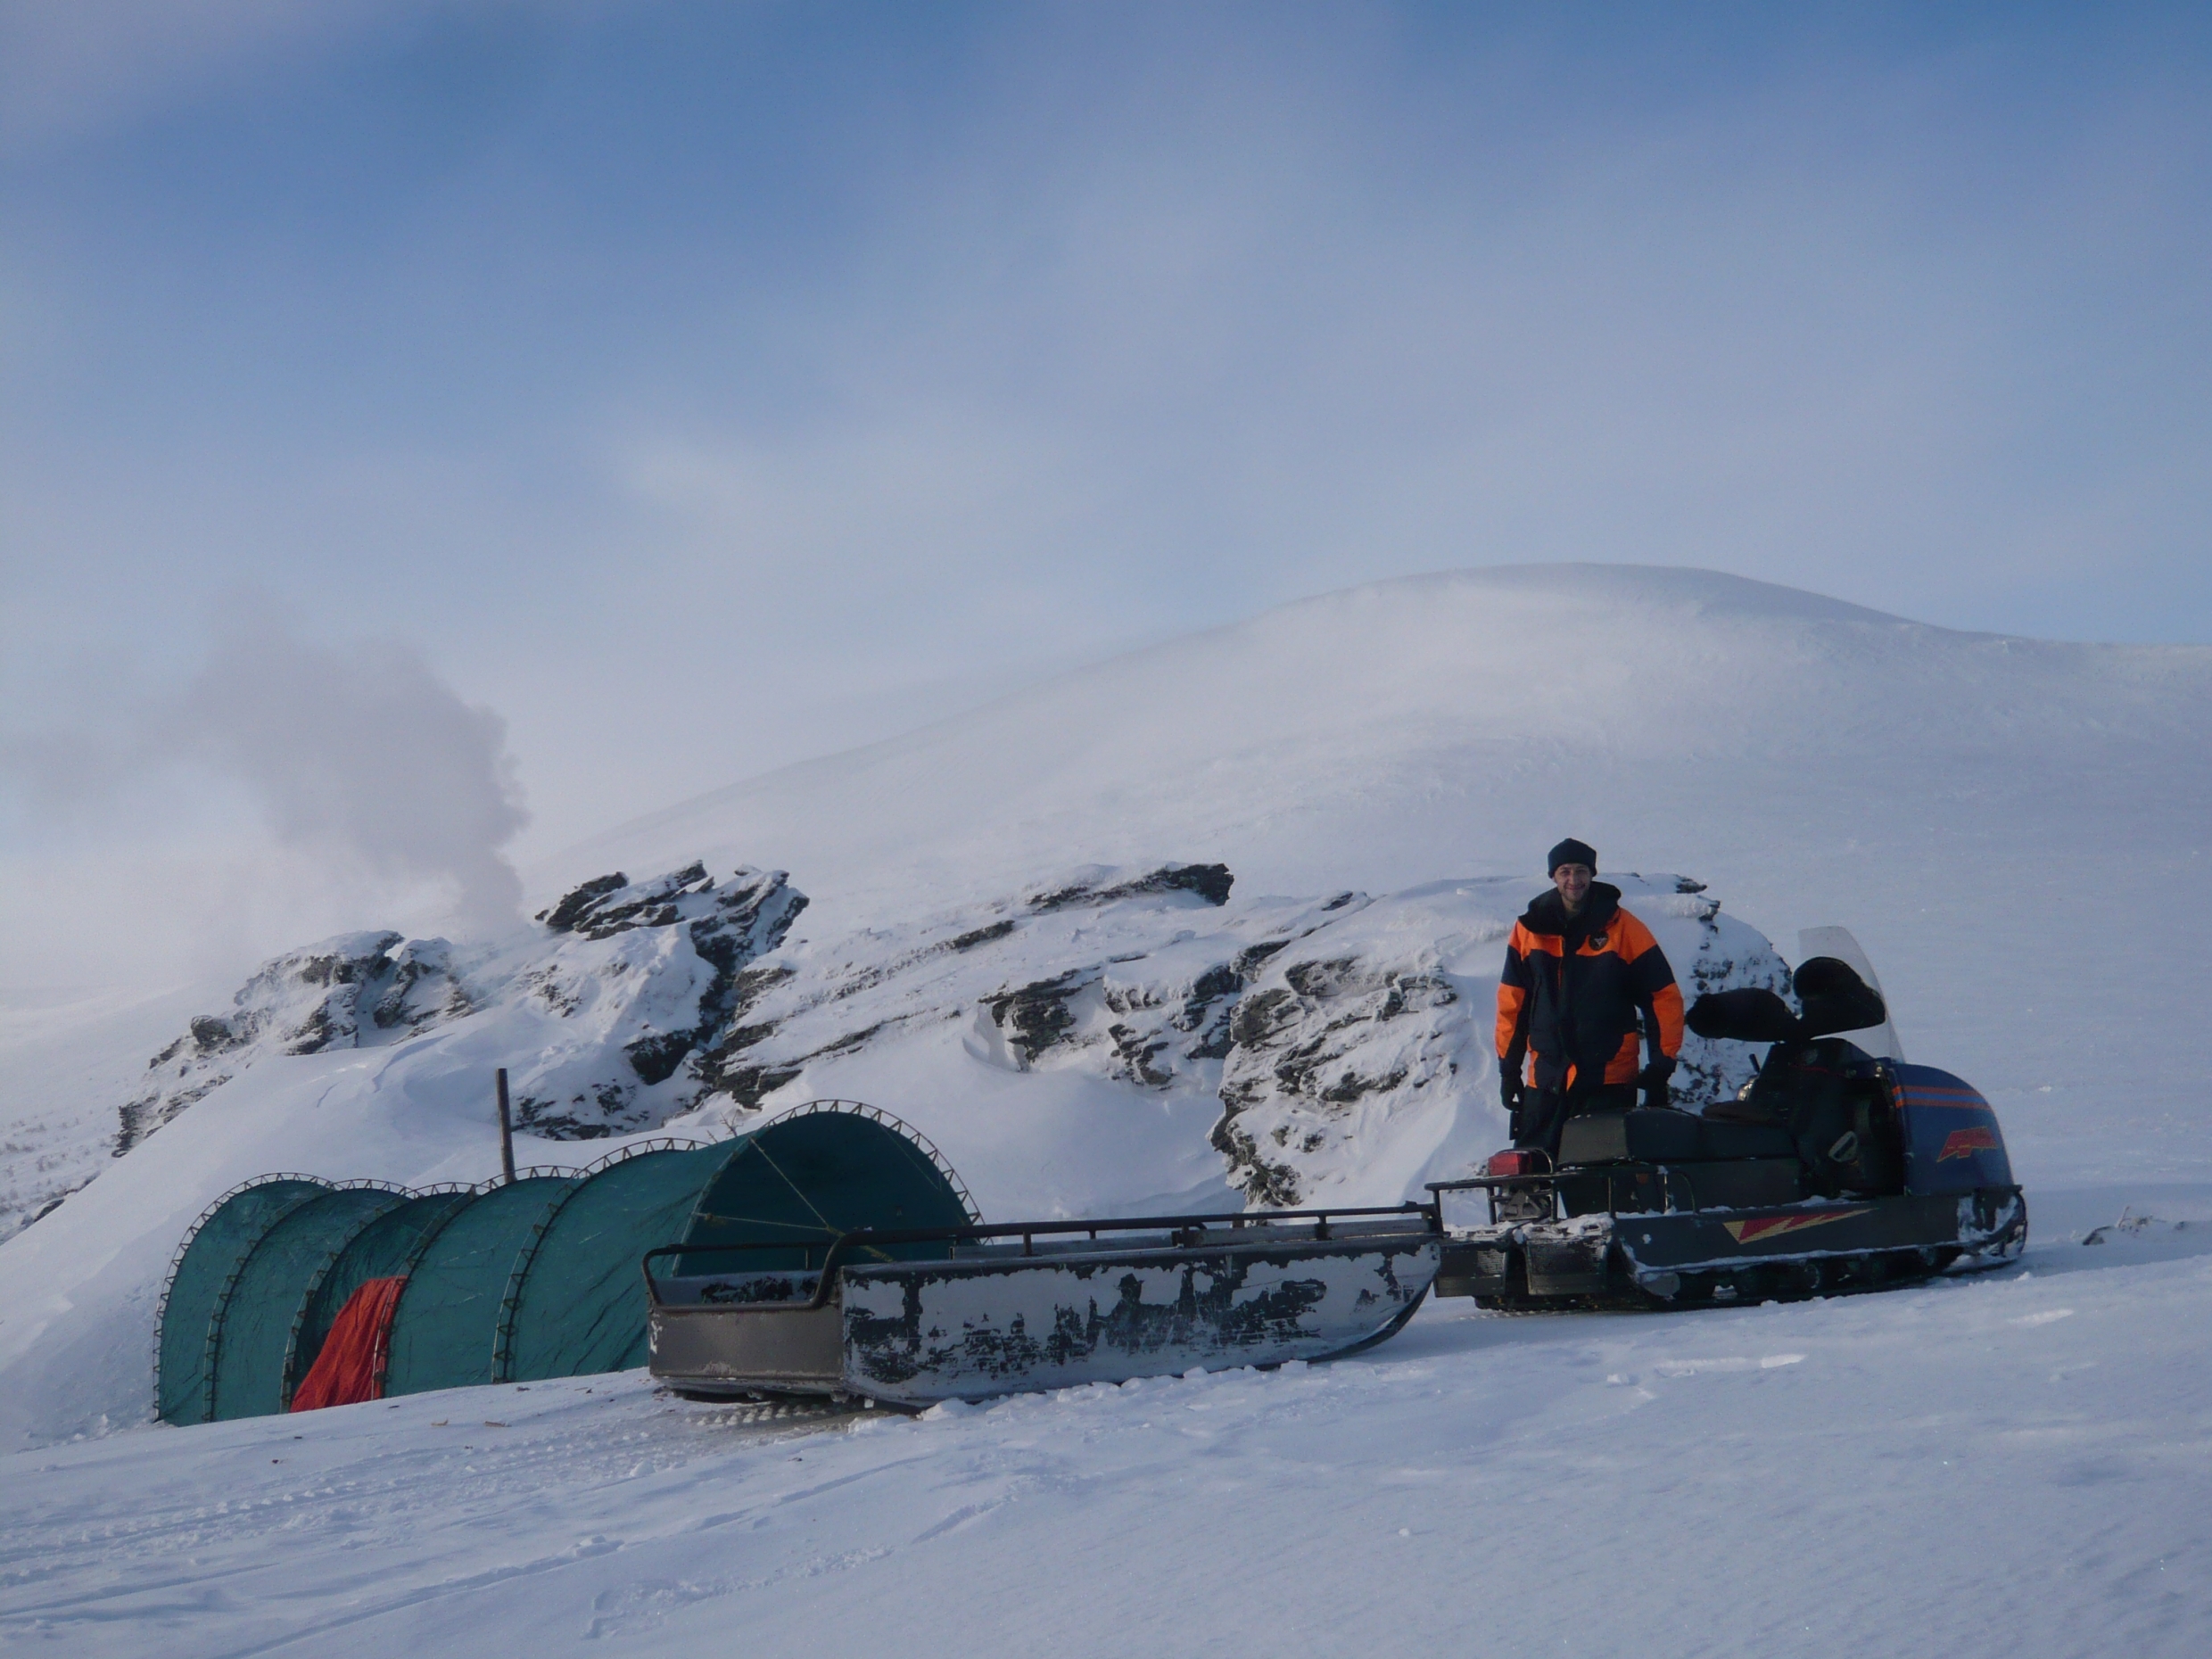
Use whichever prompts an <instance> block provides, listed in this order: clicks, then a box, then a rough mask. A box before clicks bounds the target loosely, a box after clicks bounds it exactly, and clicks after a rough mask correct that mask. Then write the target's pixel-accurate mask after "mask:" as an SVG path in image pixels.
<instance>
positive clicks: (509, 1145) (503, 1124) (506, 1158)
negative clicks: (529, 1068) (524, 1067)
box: [499, 1066, 515, 1181]
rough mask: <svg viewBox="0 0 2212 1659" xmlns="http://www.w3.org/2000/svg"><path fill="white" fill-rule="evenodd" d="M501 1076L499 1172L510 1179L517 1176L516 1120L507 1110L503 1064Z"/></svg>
mask: <svg viewBox="0 0 2212 1659" xmlns="http://www.w3.org/2000/svg"><path fill="white" fill-rule="evenodd" d="M499 1173H500V1174H501V1175H503V1176H506V1177H507V1178H508V1180H509V1181H512V1180H514V1178H515V1120H514V1119H513V1118H511V1117H509V1116H508V1110H507V1068H506V1067H505V1066H501V1067H500V1068H499Z"/></svg>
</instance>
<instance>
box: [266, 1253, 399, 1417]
mask: <svg viewBox="0 0 2212 1659" xmlns="http://www.w3.org/2000/svg"><path fill="white" fill-rule="evenodd" d="M406 1285H407V1280H406V1279H405V1278H404V1277H402V1278H396V1279H368V1280H365V1281H363V1283H362V1284H361V1288H360V1289H359V1290H358V1291H356V1292H353V1294H352V1295H351V1296H349V1297H347V1298H346V1305H345V1306H344V1307H343V1308H340V1309H339V1310H338V1317H337V1319H336V1320H335V1321H334V1323H333V1324H332V1325H331V1327H330V1334H329V1335H328V1336H327V1337H326V1338H324V1340H323V1351H322V1352H321V1353H319V1354H318V1355H316V1356H315V1363H314V1364H313V1365H312V1366H310V1367H309V1368H308V1374H307V1375H306V1376H305V1377H303V1378H301V1382H300V1391H299V1392H298V1393H296V1394H294V1395H293V1397H292V1408H293V1410H294V1411H319V1410H321V1409H322V1407H325V1406H351V1405H353V1404H354V1403H356V1402H357V1401H359V1400H364V1399H383V1398H384V1358H385V1344H386V1343H388V1342H389V1341H391V1340H392V1311H393V1309H395V1308H398V1307H399V1305H400V1291H401V1290H403V1289H405V1288H406Z"/></svg>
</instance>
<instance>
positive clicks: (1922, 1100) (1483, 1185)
mask: <svg viewBox="0 0 2212 1659" xmlns="http://www.w3.org/2000/svg"><path fill="white" fill-rule="evenodd" d="M1823 931H1824V933H1827V934H1830V935H1833V936H1835V937H1836V938H1837V939H1839V940H1841V941H1843V942H1845V944H1848V942H1849V936H1848V935H1847V934H1845V933H1843V932H1842V930H1841V929H1825V930H1823ZM1850 950H1851V953H1853V955H1856V954H1857V951H1856V946H1855V945H1850ZM1859 961H1860V962H1861V965H1863V962H1864V958H1863V957H1862V956H1861V957H1859ZM1869 972H1870V970H1869ZM1793 988H1794V989H1795V991H1796V993H1797V995H1798V998H1799V1002H1800V1004H1801V1006H1802V1008H1803V1013H1802V1014H1798V1013H1794V1012H1792V1011H1791V1010H1790V1008H1789V1005H1788V1004H1787V1003H1785V1002H1784V1001H1783V1000H1782V999H1781V998H1780V997H1779V995H1776V994H1775V993H1773V992H1771V991H1763V990H1737V991H1726V992H1721V993H1718V994H1716V995H1709V996H1704V997H1701V998H1699V999H1698V1001H1697V1003H1696V1006H1695V1007H1693V1008H1692V1009H1691V1010H1690V1012H1689V1019H1688V1023H1689V1025H1690V1028H1691V1029H1693V1030H1695V1031H1696V1032H1697V1033H1698V1034H1699V1035H1700V1036H1707V1037H1721V1038H1733V1039H1736V1040H1738V1041H1745V1042H1764V1043H1769V1044H1771V1045H1772V1046H1771V1047H1770V1048H1769V1050H1768V1051H1767V1053H1766V1056H1765V1058H1764V1060H1763V1061H1762V1062H1761V1065H1760V1068H1759V1075H1758V1077H1757V1078H1756V1079H1755V1080H1754V1082H1753V1083H1751V1084H1750V1085H1748V1086H1746V1089H1745V1090H1744V1091H1743V1094H1741V1095H1740V1096H1739V1097H1738V1099H1737V1100H1735V1101H1731V1102H1722V1103H1721V1105H1719V1106H1717V1107H1713V1108H1710V1109H1708V1110H1707V1111H1706V1112H1705V1113H1704V1115H1703V1116H1694V1115H1692V1114H1690V1113H1688V1112H1684V1111H1676V1110H1666V1109H1661V1110H1630V1111H1615V1112H1607V1113H1600V1114H1592V1115H1590V1116H1587V1117H1580V1118H1570V1119H1568V1121H1567V1123H1566V1124H1565V1126H1564V1130H1563V1132H1562V1134H1561V1136H1560V1143H1559V1156H1558V1160H1557V1161H1556V1164H1555V1163H1553V1162H1552V1160H1549V1159H1548V1158H1547V1157H1546V1155H1545V1154H1544V1153H1543V1152H1542V1151H1534V1150H1517V1151H1504V1152H1499V1153H1497V1154H1496V1155H1495V1156H1493V1157H1492V1158H1491V1159H1490V1161H1489V1164H1488V1166H1487V1168H1486V1170H1485V1173H1484V1174H1482V1175H1480V1176H1473V1177H1470V1178H1468V1179H1465V1180H1461V1181H1441V1182H1432V1183H1431V1184H1430V1191H1431V1192H1432V1193H1433V1194H1435V1195H1436V1197H1437V1201H1438V1202H1439V1203H1442V1202H1443V1201H1444V1195H1445V1194H1448V1193H1468V1192H1479V1193H1483V1194H1484V1195H1485V1196H1486V1197H1487V1199H1488V1201H1489V1205H1490V1218H1489V1224H1488V1225H1487V1226H1476V1227H1472V1228H1466V1229H1463V1230H1457V1231H1456V1232H1455V1233H1454V1235H1453V1237H1452V1239H1451V1242H1449V1244H1447V1246H1446V1247H1445V1251H1444V1262H1443V1267H1442V1268H1441V1270H1440V1273H1439V1275H1438V1277H1437V1282H1436V1293H1437V1294H1438V1295H1439V1296H1473V1298H1475V1299H1476V1300H1477V1301H1479V1302H1481V1303H1482V1304H1483V1305H1485V1306H1489V1307H1495V1308H1575V1307H1630V1308H1635V1307H1641V1308H1667V1307H1674V1308H1680V1307H1692V1306H1697V1305H1700V1304H1704V1303H1716V1302H1717V1303H1727V1302H1731V1301H1764V1300H1787V1299H1790V1298H1795V1297H1805V1296H1815V1295H1824V1294H1833V1293H1836V1292H1843V1291H1854V1290H1873V1289H1878V1288H1882V1287H1885V1286H1888V1285H1894V1284H1901V1283H1910V1282H1912V1281H1914V1280H1919V1279H1926V1278H1927V1277H1929V1276H1930V1275H1935V1274H1938V1273H1944V1272H1955V1271H1960V1270H1962V1269H1966V1268H1970V1267H1989V1266H1995V1265H1998V1264H2000V1263H2002V1262H2004V1261H2008V1260H2010V1259H2012V1258H2013V1257H2015V1256H2018V1254H2019V1252H2020V1250H2021V1249H2022V1248H2023V1247H2024V1246H2025V1244H2026V1240H2027V1207H2026V1201H2025V1200H2024V1199H2023V1198H2022V1196H2021V1193H2020V1189H2019V1186H2018V1184H2017V1183H2015V1182H2014V1180H2013V1178H2012V1167H2011V1164H2010V1160H2008V1159H2007V1158H2006V1156H2005V1146H2004V1136H2003V1134H2002V1131H2001V1130H2000V1129H1999V1127H1998V1125H1997V1114H1996V1112H1995V1111H1994V1110H1992V1108H1991V1107H1990V1104H1989V1102H1987V1101H1985V1100H1984V1099H1983V1098H1982V1096H1981V1095H1980V1094H1977V1092H1976V1091H1975V1090H1974V1089H1973V1088H1972V1087H1971V1086H1970V1085H1968V1084H1967V1083H1966V1082H1964V1081H1963V1080H1962V1079H1960V1078H1959V1077H1953V1076H1952V1074H1951V1073H1949V1072H1947V1071H1939V1070H1937V1069H1935V1068H1934V1067H1932V1066H1914V1065H1908V1064H1906V1063H1905V1062H1904V1061H1902V1060H1899V1059H1894V1058H1889V1057H1886V1056H1884V1057H1878V1056H1876V1055H1873V1054H1870V1053H1869V1052H1866V1050H1864V1049H1862V1048H1860V1047H1859V1046H1857V1045H1856V1044H1853V1043H1851V1042H1849V1041H1847V1040H1846V1039H1845V1037H1843V1036H1839V1035H1836V1034H1837V1033H1840V1032H1845V1031H1851V1032H1866V1031H1878V1032H1879V1034H1880V1035H1879V1036H1878V1039H1876V1040H1877V1041H1878V1044H1879V1045H1880V1046H1883V1047H1885V1048H1886V1049H1887V1050H1888V1051H1889V1052H1890V1054H1892V1055H1894V1053H1895V1052H1896V1047H1897V1045H1896V1039H1895V1033H1894V1029H1893V1028H1890V1027H1889V1025H1888V1011H1887V1008H1886V1005H1885V1003H1884V1002H1883V999H1882V996H1881V994H1880V992H1879V990H1878V988H1876V987H1875V986H1871V985H1869V984H1868V983H1867V979H1866V978H1862V977H1861V973H1860V972H1859V971H1858V970H1856V969H1854V968H1853V967H1852V966H1850V965H1848V964H1846V963H1845V962H1844V961H1842V960H1839V958H1838V957H1836V956H1818V957H1813V958H1812V959H1811V960H1809V961H1807V962H1805V963H1804V964H1803V966H1801V967H1800V968H1799V969H1798V970H1797V973H1796V977H1795V982H1794V986H1793Z"/></svg>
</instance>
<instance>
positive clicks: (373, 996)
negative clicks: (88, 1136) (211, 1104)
mask: <svg viewBox="0 0 2212 1659" xmlns="http://www.w3.org/2000/svg"><path fill="white" fill-rule="evenodd" d="M473 1005H474V1004H473V1003H471V1001H470V999H469V995H468V993H467V991H466V989H465V988H463V986H462V985H461V982H460V979H459V978H458V976H457V975H456V973H455V971H454V967H453V961H452V947H451V946H450V945H448V944H447V943H446V941H445V940H443V939H409V938H406V937H404V936H403V935H400V934H397V933H392V932H369V933H345V934H340V935H338V936H337V937H334V938H329V939H325V940H323V941H322V942H321V943H320V944H318V945H308V946H307V947H306V948H304V949H302V950H297V951H292V952H288V953H285V955H282V956H279V957H276V958H275V959H273V960H272V961H270V962H265V963H263V964H262V966H261V968H260V971H258V972H257V973H255V975H254V976H253V978H251V979H249V980H247V981H246V983H245V984H244V985H243V986H241V987H240V988H239V990H238V993H237V995H235V996H233V997H232V998H231V1007H230V1011H229V1012H227V1013H224V1014H201V1015H199V1016H197V1017H196V1018H194V1019H193V1020H192V1021H191V1022H190V1024H189V1026H188V1027H187V1028H186V1032H185V1035H184V1036H180V1037H178V1038H177V1040H176V1041H175V1042H174V1043H171V1044H169V1046H168V1047H167V1048H165V1049H163V1050H162V1051H161V1052H160V1053H158V1054H156V1055H155V1056H154V1057H153V1059H152V1060H151V1061H147V1062H146V1069H147V1072H148V1074H149V1075H148V1077H147V1078H146V1080H145V1084H144V1087H142V1088H141V1089H140V1091H139V1093H138V1094H136V1095H135V1096H133V1097H132V1098H131V1099H130V1100H129V1101H128V1102H125V1103H124V1105H123V1107H122V1109H121V1114H120V1116H121V1120H122V1121H121V1125H120V1129H119V1131H118V1133H117V1135H116V1138H115V1152H116V1155H117V1156H118V1157H120V1156H121V1155H122V1154H123V1153H125V1152H128V1151H130V1149H131V1148H132V1147H134V1146H136V1145H137V1144H138V1143H140V1142H141V1141H143V1140H144V1139H145V1138H146V1136H148V1135H152V1134H153V1132H154V1131H155V1130H156V1129H158V1128H160V1127H161V1126H162V1125H163V1124H165V1123H167V1122H169V1119H171V1118H174V1117H176V1115H177V1113H178V1112H180V1111H182V1110H185V1108H186V1107H187V1106H190V1105H191V1104H192V1103H193V1102H195V1101H198V1100H201V1099H202V1098H203V1097H205V1096H206V1095H207V1094H210V1092H212V1091H213V1090H215V1089H217V1088H219V1087H220V1086H222V1085H224V1084H226V1083H227V1082H229V1081H230V1079H231V1078H232V1077H235V1076H236V1075H237V1073H238V1072H240V1071H241V1070H243V1069H244V1068H245V1067H247V1066H248V1065H251V1064H252V1062H253V1061H255V1060H256V1059H258V1058H260V1056H261V1055H263V1054H315V1053H319V1052H322V1051H323V1050H324V1049H326V1048H366V1047H371V1046H374V1045H376V1044H380V1043H386V1042H392V1041H396V1040H398V1039H399V1038H400V1037H403V1036H412V1035H413V1034H415V1033H417V1032H418V1031H423V1030H425V1029H427V1028H430V1027H433V1026H436V1025H442V1024H443V1023H444V1022H446V1021H447V1020H450V1019H459V1018H460V1017H461V1016H462V1015H464V1014H466V1013H467V1012H468V1011H469V1010H470V1009H471V1007H472V1006H473Z"/></svg>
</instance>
